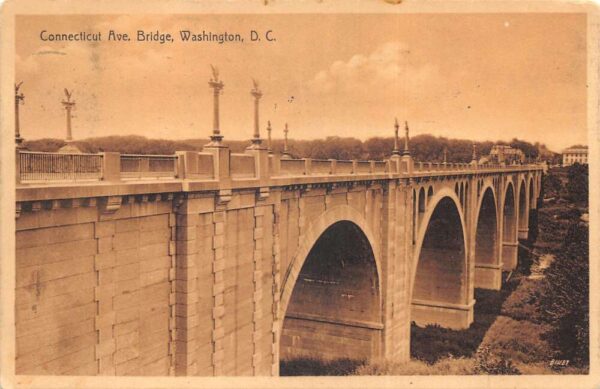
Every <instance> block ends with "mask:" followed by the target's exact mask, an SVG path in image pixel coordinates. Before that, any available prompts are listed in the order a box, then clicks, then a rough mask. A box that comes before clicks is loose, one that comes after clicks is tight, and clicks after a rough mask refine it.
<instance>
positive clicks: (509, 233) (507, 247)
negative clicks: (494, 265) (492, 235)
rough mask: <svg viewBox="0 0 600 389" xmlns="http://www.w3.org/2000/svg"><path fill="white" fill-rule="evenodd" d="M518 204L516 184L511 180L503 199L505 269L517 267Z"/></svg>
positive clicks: (503, 264) (503, 256)
mask: <svg viewBox="0 0 600 389" xmlns="http://www.w3.org/2000/svg"><path fill="white" fill-rule="evenodd" d="M517 206H518V204H517V201H516V193H515V186H514V184H513V182H512V180H510V181H509V182H508V183H507V184H506V187H505V190H504V196H503V200H502V226H503V227H502V266H503V268H504V270H513V269H515V268H516V267H517V254H518V241H517V221H518V210H517Z"/></svg>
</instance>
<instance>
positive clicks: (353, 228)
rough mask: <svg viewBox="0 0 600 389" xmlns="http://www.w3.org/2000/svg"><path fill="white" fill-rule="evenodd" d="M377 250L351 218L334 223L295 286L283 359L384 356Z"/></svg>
mask: <svg viewBox="0 0 600 389" xmlns="http://www.w3.org/2000/svg"><path fill="white" fill-rule="evenodd" d="M378 277H379V275H378V273H377V265H376V262H375V256H374V253H373V249H372V247H371V245H370V243H369V241H368V239H367V237H366V236H365V234H364V233H363V232H362V230H361V229H360V227H358V226H357V225H356V224H354V223H352V222H350V221H339V222H336V223H334V224H332V225H331V226H329V227H328V228H327V229H326V230H325V231H324V232H323V233H322V234H321V236H320V237H319V238H318V239H317V241H316V243H315V244H314V246H313V247H312V248H311V250H310V252H309V254H308V256H307V257H306V260H305V262H304V264H303V266H302V269H301V270H300V274H299V275H298V278H297V280H296V284H295V285H294V288H293V291H292V294H291V297H290V301H289V304H288V307H287V310H286V312H285V318H284V322H283V331H282V334H281V338H280V361H281V362H282V363H286V361H291V360H294V359H298V358H305V357H310V358H317V359H320V360H335V359H340V358H351V359H357V360H363V359H370V358H373V357H376V356H379V353H380V352H381V346H380V342H381V339H382V336H381V333H382V330H383V324H382V319H381V296H380V291H379V279H378Z"/></svg>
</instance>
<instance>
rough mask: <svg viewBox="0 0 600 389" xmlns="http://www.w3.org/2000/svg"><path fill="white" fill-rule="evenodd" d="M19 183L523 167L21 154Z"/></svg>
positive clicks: (219, 155)
mask: <svg viewBox="0 0 600 389" xmlns="http://www.w3.org/2000/svg"><path fill="white" fill-rule="evenodd" d="M16 157H17V158H16V159H17V165H18V166H17V177H16V178H17V183H43V182H49V183H53V182H56V181H100V180H103V181H120V180H145V179H176V178H177V179H197V180H215V179H220V178H221V177H230V178H232V179H238V180H242V179H260V180H262V179H264V178H268V177H286V176H319V175H321V176H322V175H343V176H345V175H369V174H390V173H391V174H397V173H399V174H402V175H405V174H413V173H416V174H428V173H435V172H446V171H472V170H486V169H497V168H501V169H503V170H514V169H522V168H523V166H524V165H502V164H498V163H486V164H480V165H478V164H470V163H440V162H414V164H413V163H412V162H411V160H410V159H409V160H405V159H401V160H400V159H394V158H392V159H389V160H385V161H364V160H334V159H328V160H325V159H311V158H303V159H290V158H288V159H285V158H282V157H281V156H279V155H274V154H272V155H269V154H268V153H267V151H266V150H262V151H260V150H258V151H257V150H253V151H247V152H245V153H229V151H228V150H226V151H224V152H223V151H222V150H218V149H215V150H207V151H203V152H197V151H183V152H177V153H176V155H138V154H122V155H121V154H119V153H112V152H105V153H99V154H66V153H45V152H33V151H23V150H17V154H16Z"/></svg>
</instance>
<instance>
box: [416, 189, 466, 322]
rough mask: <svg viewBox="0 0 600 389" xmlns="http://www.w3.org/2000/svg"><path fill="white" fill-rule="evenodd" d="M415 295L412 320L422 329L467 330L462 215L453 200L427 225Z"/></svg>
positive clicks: (443, 203)
mask: <svg viewBox="0 0 600 389" xmlns="http://www.w3.org/2000/svg"><path fill="white" fill-rule="evenodd" d="M418 253H419V254H418V255H419V256H418V263H417V268H416V274H415V281H414V286H413V294H412V319H413V321H415V322H416V323H417V324H418V325H427V324H439V325H441V326H443V327H449V328H467V327H468V326H469V325H470V324H471V322H472V307H467V306H466V304H467V283H468V280H467V277H466V269H467V266H466V261H467V258H466V250H465V241H464V233H463V225H462V222H461V217H460V212H459V209H458V207H457V204H456V203H455V202H454V200H452V199H451V198H450V197H444V198H442V199H441V200H440V201H439V202H438V203H437V205H436V206H435V208H434V210H433V212H432V215H431V218H430V220H429V223H428V225H427V228H426V231H425V234H424V237H423V242H422V244H421V249H420V251H419V252H418Z"/></svg>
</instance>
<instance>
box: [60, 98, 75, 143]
mask: <svg viewBox="0 0 600 389" xmlns="http://www.w3.org/2000/svg"><path fill="white" fill-rule="evenodd" d="M72 95H73V91H71V92H69V90H68V89H67V88H65V96H67V99H66V100H63V101H62V105H63V106H64V107H65V111H66V113H67V137H66V139H65V140H66V141H67V143H69V142H71V141H73V134H72V132H71V111H72V110H73V109H74V108H75V101H71V96H72Z"/></svg>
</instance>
